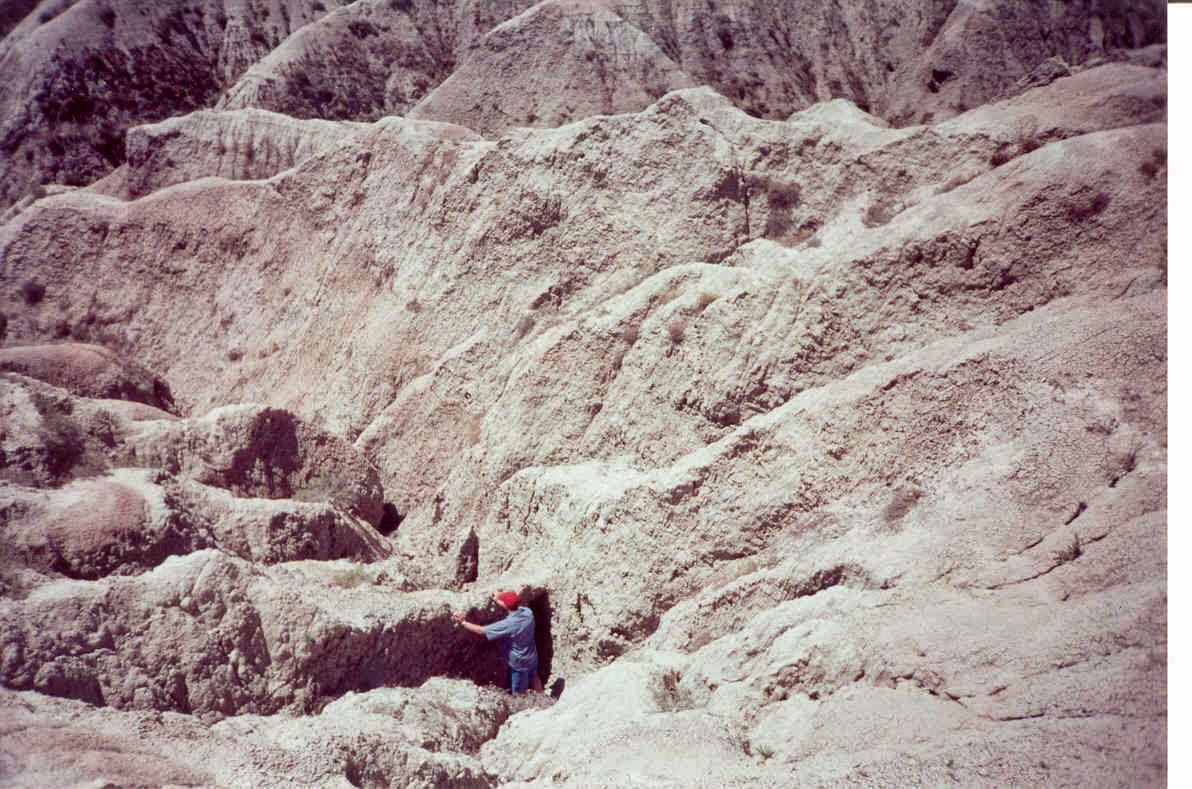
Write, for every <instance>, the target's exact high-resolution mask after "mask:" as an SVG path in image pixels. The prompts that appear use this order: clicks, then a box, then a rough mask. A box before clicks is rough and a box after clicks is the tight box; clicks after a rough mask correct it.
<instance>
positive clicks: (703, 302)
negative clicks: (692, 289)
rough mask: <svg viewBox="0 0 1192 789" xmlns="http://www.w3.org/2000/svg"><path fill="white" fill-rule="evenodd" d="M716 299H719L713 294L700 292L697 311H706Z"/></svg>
mask: <svg viewBox="0 0 1192 789" xmlns="http://www.w3.org/2000/svg"><path fill="white" fill-rule="evenodd" d="M717 298H719V297H718V296H717V295H716V294H715V293H711V292H709V291H706V290H705V291H703V292H701V293H700V294H699V311H700V312H703V311H704V310H706V309H707V308H708V307H709V306H710V305H711V304H712V302H714V301H716V299H717Z"/></svg>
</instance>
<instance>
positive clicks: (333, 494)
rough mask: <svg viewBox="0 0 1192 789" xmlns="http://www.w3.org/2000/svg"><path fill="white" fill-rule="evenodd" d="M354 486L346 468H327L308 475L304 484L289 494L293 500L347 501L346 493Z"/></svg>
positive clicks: (338, 502) (336, 502) (337, 502)
mask: <svg viewBox="0 0 1192 789" xmlns="http://www.w3.org/2000/svg"><path fill="white" fill-rule="evenodd" d="M354 488H355V481H354V480H353V478H352V474H351V472H350V471H348V470H347V469H340V468H334V469H328V470H326V471H320V472H319V473H318V474H315V475H314V476H313V477H310V478H309V479H308V480H307V481H306V484H304V485H300V486H298V487H296V488H295V489H294V492H293V493H292V494H290V498H291V499H293V500H294V501H301V502H307V503H310V502H316V501H329V502H332V503H335V504H340V503H347V501H348V497H347V495H346V494H347V493H350V492H351V491H352V490H353V489H354Z"/></svg>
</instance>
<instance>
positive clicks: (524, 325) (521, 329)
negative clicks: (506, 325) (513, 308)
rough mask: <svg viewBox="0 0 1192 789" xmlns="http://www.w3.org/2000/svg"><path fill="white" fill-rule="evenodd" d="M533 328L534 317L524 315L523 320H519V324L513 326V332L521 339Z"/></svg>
mask: <svg viewBox="0 0 1192 789" xmlns="http://www.w3.org/2000/svg"><path fill="white" fill-rule="evenodd" d="M533 328H534V319H533V318H531V317H530V316H529V315H524V316H522V318H521V320H519V321H518V322H517V325H516V326H514V327H513V333H514V334H516V335H517V338H518V339H519V340H520V339H521V338H522V337H525V336H526V335H527V334H529V333H530V330H531V329H533Z"/></svg>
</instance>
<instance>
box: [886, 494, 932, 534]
mask: <svg viewBox="0 0 1192 789" xmlns="http://www.w3.org/2000/svg"><path fill="white" fill-rule="evenodd" d="M922 495H923V494H922V493H921V492H920V491H918V490H916V489H914V488H899V489H898V490H897V491H895V492H894V498H893V499H891V500H890V503H889V504H887V505H886V510H885V512H884V513H883V515H884V516H885V519H886V524H887V525H893V524H894V523H897V522H898V521H900V520H902V518H903V516H905V515H906V514H907V513H908V512H910V511H911V508H912V507H914V506H915V503H916V502H918V501H919V497H920V496H922Z"/></svg>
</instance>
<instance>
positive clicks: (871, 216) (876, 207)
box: [861, 198, 898, 227]
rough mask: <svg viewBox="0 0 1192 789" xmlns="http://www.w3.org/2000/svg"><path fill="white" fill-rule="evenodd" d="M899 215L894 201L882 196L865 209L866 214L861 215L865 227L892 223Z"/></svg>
mask: <svg viewBox="0 0 1192 789" xmlns="http://www.w3.org/2000/svg"><path fill="white" fill-rule="evenodd" d="M897 215H898V209H897V207H896V206H895V204H894V202H893V201H892V200H891V199H889V198H882V199H880V200H878V201H877V202H876V203H871V204H870V205H869V208H867V209H865V215H864V216H863V217H861V222H862V224H864V225H865V227H881V226H882V225H886V224H889V223H890V220H891V219H893V218H894V217H895V216H897Z"/></svg>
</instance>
